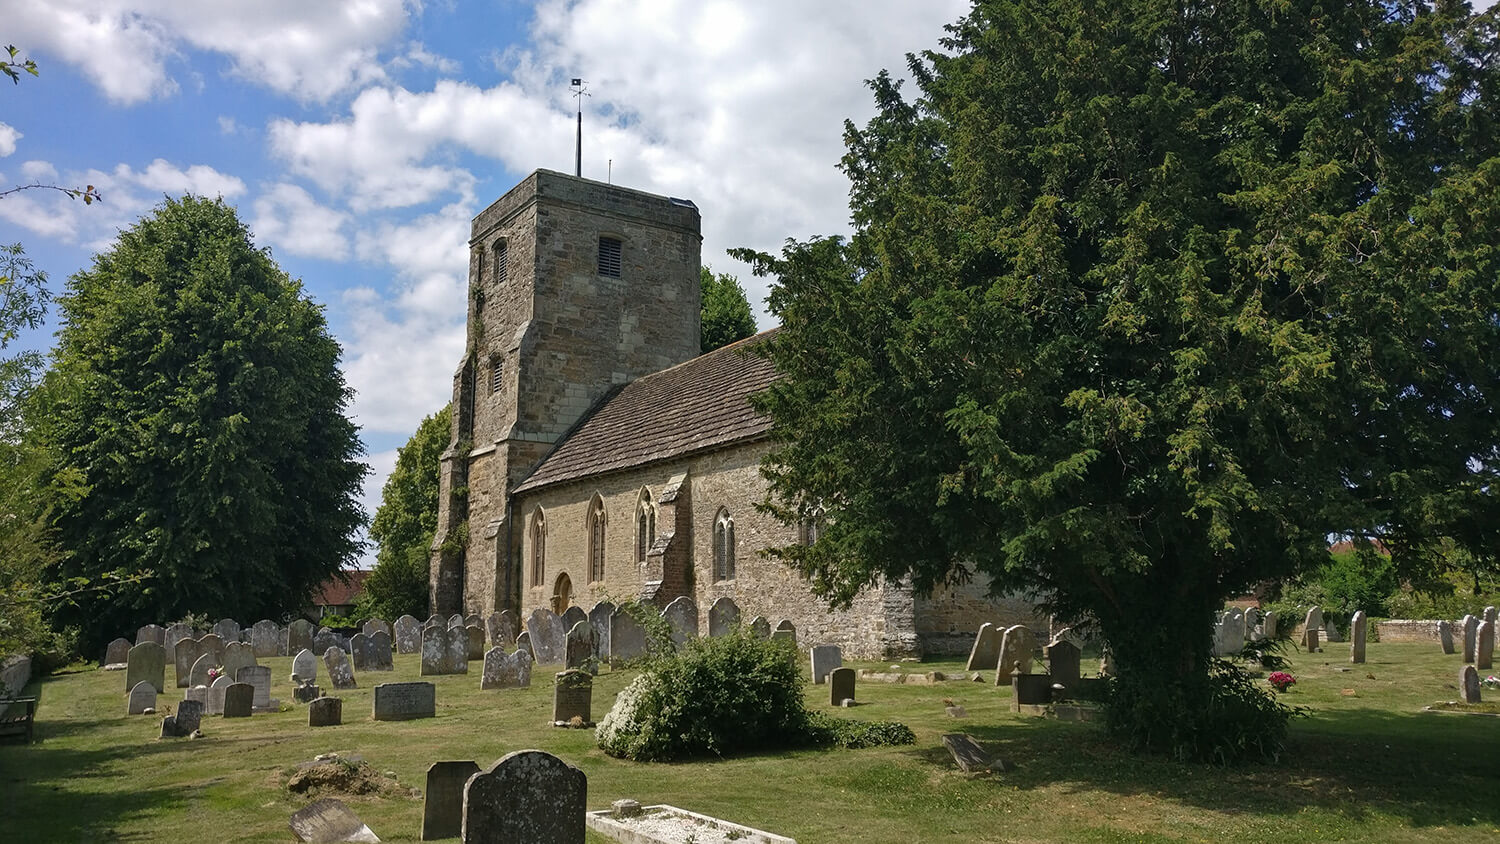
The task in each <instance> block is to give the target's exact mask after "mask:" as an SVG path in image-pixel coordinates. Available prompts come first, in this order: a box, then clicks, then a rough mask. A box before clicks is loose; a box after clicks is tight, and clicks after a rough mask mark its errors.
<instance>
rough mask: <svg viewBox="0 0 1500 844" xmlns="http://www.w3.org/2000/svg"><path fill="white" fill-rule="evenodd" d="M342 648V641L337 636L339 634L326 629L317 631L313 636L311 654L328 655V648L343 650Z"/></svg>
mask: <svg viewBox="0 0 1500 844" xmlns="http://www.w3.org/2000/svg"><path fill="white" fill-rule="evenodd" d="M343 647H344V640H343V639H342V638H341V637H340V636H339V634H337V633H335V632H333V631H332V630H330V629H328V628H327V627H324V628H323V629H321V630H319V631H318V633H317V635H316V636H313V644H312V652H313V653H315V654H323V653H328V649H329V648H338V649H339V650H343Z"/></svg>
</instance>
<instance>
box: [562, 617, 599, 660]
mask: <svg viewBox="0 0 1500 844" xmlns="http://www.w3.org/2000/svg"><path fill="white" fill-rule="evenodd" d="M564 650H565V654H566V655H565V656H564V660H565V662H564V663H563V665H564V666H565V667H567V668H578V669H583V670H584V671H587V672H589V673H590V674H598V673H599V663H598V662H597V661H596V660H595V659H594V654H596V653H598V651H599V637H598V636H597V635H596V634H595V633H594V625H592V624H589V620H588V617H587V616H585V617H584V619H583V621H580V622H578V623H577V624H574V625H573V627H572V628H571V629H570V630H568V643H567V646H566V648H565V649H564Z"/></svg>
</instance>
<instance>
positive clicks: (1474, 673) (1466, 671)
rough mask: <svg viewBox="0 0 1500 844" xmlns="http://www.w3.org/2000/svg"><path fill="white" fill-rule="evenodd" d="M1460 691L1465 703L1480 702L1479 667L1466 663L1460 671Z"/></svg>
mask: <svg viewBox="0 0 1500 844" xmlns="http://www.w3.org/2000/svg"><path fill="white" fill-rule="evenodd" d="M1458 691H1459V693H1460V694H1462V695H1463V698H1464V703H1479V702H1480V700H1479V669H1477V668H1475V667H1474V666H1472V665H1465V666H1464V667H1463V668H1461V669H1459V671H1458Z"/></svg>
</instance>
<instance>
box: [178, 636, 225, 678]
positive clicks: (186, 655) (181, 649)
mask: <svg viewBox="0 0 1500 844" xmlns="http://www.w3.org/2000/svg"><path fill="white" fill-rule="evenodd" d="M204 653H206V651H205V650H204V649H203V643H202V642H201V641H199V640H197V639H179V640H178V642H177V647H176V648H174V649H173V650H172V669H173V671H174V672H175V673H176V675H177V688H179V689H185V688H188V687H189V686H191V685H193V684H192V683H190V682H188V678H189V677H191V676H192V673H193V663H195V662H197V661H198V658H199V657H201V656H203V655H204ZM214 664H215V665H217V664H218V663H214Z"/></svg>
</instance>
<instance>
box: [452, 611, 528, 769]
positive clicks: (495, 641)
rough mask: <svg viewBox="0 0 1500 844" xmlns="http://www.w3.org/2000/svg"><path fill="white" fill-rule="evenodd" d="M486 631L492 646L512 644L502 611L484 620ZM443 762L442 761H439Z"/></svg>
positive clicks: (493, 613) (499, 646) (504, 646)
mask: <svg viewBox="0 0 1500 844" xmlns="http://www.w3.org/2000/svg"><path fill="white" fill-rule="evenodd" d="M484 632H485V635H487V636H488V637H489V640H490V647H492V648H508V647H510V644H511V635H510V629H509V628H508V627H506V626H505V621H504V619H502V618H501V617H500V613H498V612H492V613H490V614H489V617H487V618H486V619H485V620H484ZM439 764H441V763H439Z"/></svg>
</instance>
